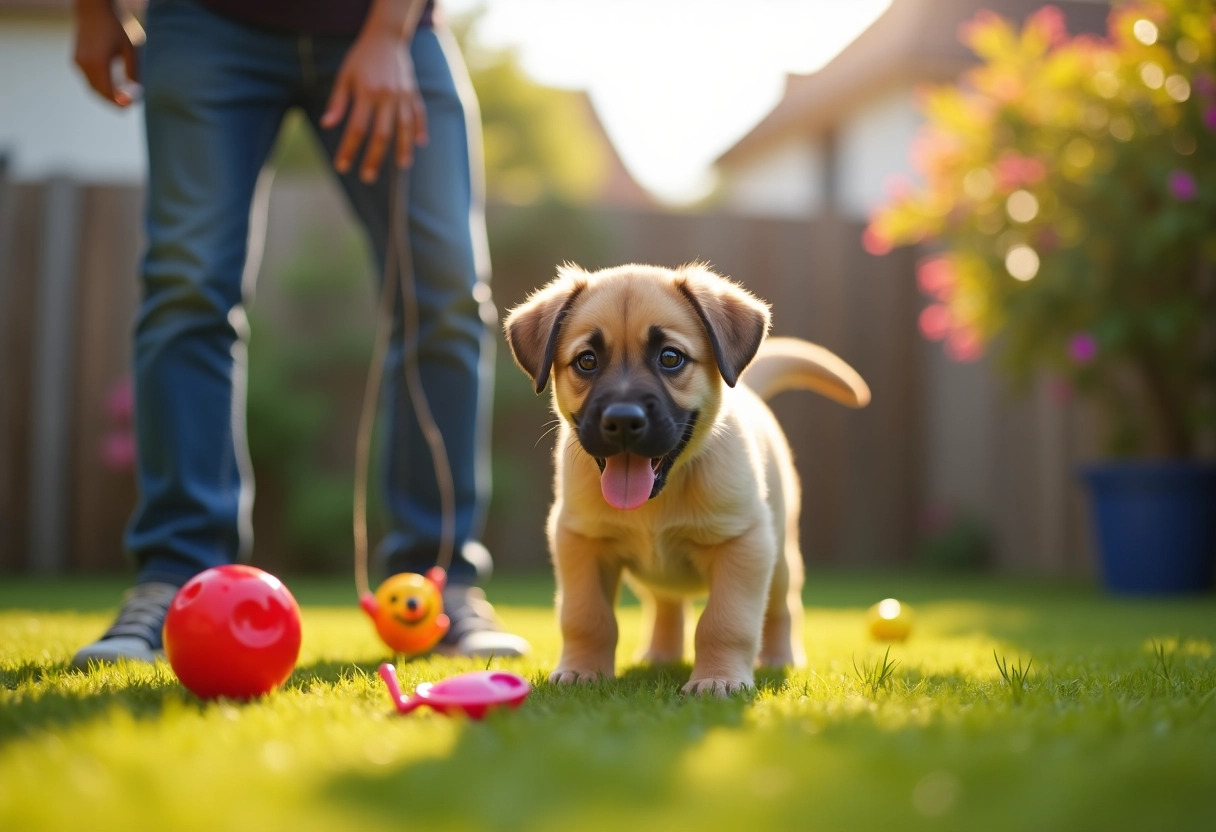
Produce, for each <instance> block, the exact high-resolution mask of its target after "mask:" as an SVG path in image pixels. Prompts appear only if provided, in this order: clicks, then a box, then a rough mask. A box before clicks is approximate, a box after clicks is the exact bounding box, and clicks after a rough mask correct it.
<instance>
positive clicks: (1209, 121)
mask: <svg viewBox="0 0 1216 832" xmlns="http://www.w3.org/2000/svg"><path fill="white" fill-rule="evenodd" d="M1203 123H1204V126H1206V127H1207V128H1208V129H1209V130H1211V131H1212V132H1213V133H1216V105H1213V106H1211V107H1208V108H1207V109H1206V110H1204V111H1203Z"/></svg>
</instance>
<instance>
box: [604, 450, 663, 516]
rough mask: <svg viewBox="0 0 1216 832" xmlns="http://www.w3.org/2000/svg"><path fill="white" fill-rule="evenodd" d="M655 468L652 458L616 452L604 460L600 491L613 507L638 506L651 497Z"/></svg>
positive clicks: (627, 507)
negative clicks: (652, 465)
mask: <svg viewBox="0 0 1216 832" xmlns="http://www.w3.org/2000/svg"><path fill="white" fill-rule="evenodd" d="M652 488H654V469H653V468H651V467H650V459H649V458H647V457H644V456H638V455H637V454H616V455H615V456H610V457H608V458H607V459H605V460H604V472H603V473H602V474H600V491H602V492H603V494H604V499H605V500H607V501H608V505H610V506H612V507H613V508H620V509H631V508H637V507H638V506H640V505H641V504H642V503H644V502H646V501H647V500H649V499H650V490H651V489H652Z"/></svg>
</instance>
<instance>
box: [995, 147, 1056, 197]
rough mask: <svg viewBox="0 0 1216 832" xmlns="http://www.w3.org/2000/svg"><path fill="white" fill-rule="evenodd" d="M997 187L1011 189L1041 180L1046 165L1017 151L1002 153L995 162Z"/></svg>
mask: <svg viewBox="0 0 1216 832" xmlns="http://www.w3.org/2000/svg"><path fill="white" fill-rule="evenodd" d="M993 172H994V173H995V174H996V182H997V187H999V188H1000V189H1001V190H1003V191H1012V190H1016V189H1017V188H1021V187H1024V186H1026V185H1034V184H1036V183H1038V182H1042V181H1043V178H1044V177H1045V176H1047V166H1046V165H1044V164H1043V162H1042V161H1041V160H1039V159H1035V158H1032V157H1030V156H1022V155H1021V154H1019V153H1004V154H1002V155H1001V158H1000V159H998V160H997V162H996V170H995V171H993Z"/></svg>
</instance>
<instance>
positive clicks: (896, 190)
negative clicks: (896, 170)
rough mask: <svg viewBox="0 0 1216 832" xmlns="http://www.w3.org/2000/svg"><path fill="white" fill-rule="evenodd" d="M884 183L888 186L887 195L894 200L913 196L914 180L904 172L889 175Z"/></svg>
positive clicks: (897, 200)
mask: <svg viewBox="0 0 1216 832" xmlns="http://www.w3.org/2000/svg"><path fill="white" fill-rule="evenodd" d="M884 184H885V186H886V191H887V197H888V198H889V199H890V200H891V201H892V202H899V201H902V200H906V199H908V198H910V197H911V196H912V181H911V180H910V179H908V177H906V176H904V175H903V174H895V175H893V176H890V177H888V178H887V181H886V182H885V183H884Z"/></svg>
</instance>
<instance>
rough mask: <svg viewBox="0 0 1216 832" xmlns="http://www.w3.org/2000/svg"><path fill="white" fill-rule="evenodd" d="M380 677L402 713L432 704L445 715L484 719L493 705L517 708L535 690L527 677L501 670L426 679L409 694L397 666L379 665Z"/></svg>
mask: <svg viewBox="0 0 1216 832" xmlns="http://www.w3.org/2000/svg"><path fill="white" fill-rule="evenodd" d="M380 678H381V679H383V680H384V684H386V685H388V693H389V696H390V697H392V700H393V704H394V705H396V706H397V713H400V714H408V713H409V712H410V711H412V710H414V709H415V708H418V707H420V706H422V705H429V706H430V707H432V708H434V709H435V710H436V711H438V712H439V713H441V714H444V715H452V714H453V713H463V714H465V715H466V716H468V717H469V718H470V719H481V718H482V717H483V716H485V715H486V713H487V712H489V711H490V710H491V709H493V708H498V707H502V706H504V705H505V706H507V707H510V708H518V707H519V706H520V705H522V704H523V701H524V700H525V699H527V698H528V694H529V693H531V692H532V686H531V685H530V684H528V680H527V679H525V678H523V677H522V676H516V675H515V674H514V673H505V672H503V671H501V670H479V671H476V672H473V673H462V674H460V675H459V676H453V677H452V678H451V679H444V680H443V681H442V682H423V683H422V684H421V685H419V686H418V687H417V688H416V689H415V690H414V695H413V696H411V697H408V698H407V697H406V696H405V694H403V693H402V692H401V685H400V684H399V683H398V682H397V670H396V668H394V667H393V666H392V665H391V664H382V665H380Z"/></svg>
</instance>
